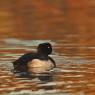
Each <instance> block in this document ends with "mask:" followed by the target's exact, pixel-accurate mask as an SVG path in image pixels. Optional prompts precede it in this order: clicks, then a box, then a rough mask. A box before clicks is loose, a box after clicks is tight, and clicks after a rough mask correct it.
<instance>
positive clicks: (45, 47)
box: [38, 42, 52, 55]
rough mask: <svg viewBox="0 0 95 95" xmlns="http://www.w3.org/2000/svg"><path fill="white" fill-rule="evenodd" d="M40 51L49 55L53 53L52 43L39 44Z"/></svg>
mask: <svg viewBox="0 0 95 95" xmlns="http://www.w3.org/2000/svg"><path fill="white" fill-rule="evenodd" d="M38 53H42V54H45V55H49V54H51V53H52V46H51V44H50V43H48V42H47V43H41V44H39V46H38Z"/></svg>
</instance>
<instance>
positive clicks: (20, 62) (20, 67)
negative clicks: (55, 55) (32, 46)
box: [13, 53, 37, 72]
mask: <svg viewBox="0 0 95 95" xmlns="http://www.w3.org/2000/svg"><path fill="white" fill-rule="evenodd" d="M36 57H37V54H36V53H26V54H24V55H22V56H21V57H20V58H18V59H17V60H16V61H14V62H13V66H14V69H15V70H17V71H25V72H26V71H27V69H28V67H27V63H28V62H29V61H31V60H33V59H35V58H36Z"/></svg>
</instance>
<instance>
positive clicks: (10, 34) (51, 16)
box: [0, 0, 95, 95]
mask: <svg viewBox="0 0 95 95" xmlns="http://www.w3.org/2000/svg"><path fill="white" fill-rule="evenodd" d="M47 41H48V42H50V43H51V44H52V46H53V54H52V55H51V57H53V58H54V60H55V61H56V63H57V68H56V70H55V71H54V72H53V73H52V72H51V74H52V76H53V80H52V81H50V82H46V83H43V82H42V81H39V80H36V79H28V78H18V77H17V76H16V75H15V74H13V73H12V72H11V69H12V68H13V66H12V63H11V62H12V61H14V60H15V59H17V58H18V57H19V56H21V55H22V54H24V53H26V52H30V51H34V50H35V48H36V47H37V45H38V44H39V43H41V42H47ZM94 53H95V1H94V0H0V95H45V94H46V95H95V54H94Z"/></svg>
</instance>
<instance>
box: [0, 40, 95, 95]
mask: <svg viewBox="0 0 95 95" xmlns="http://www.w3.org/2000/svg"><path fill="white" fill-rule="evenodd" d="M42 42H50V43H51V44H52V46H53V53H52V55H50V56H51V57H52V58H54V60H55V61H56V64H57V68H55V69H54V70H52V71H50V72H49V73H50V75H51V76H52V79H51V80H49V81H42V80H40V79H38V78H27V77H23V78H22V77H18V76H17V74H14V73H13V72H12V69H13V65H12V61H14V60H16V59H17V58H18V57H20V56H21V55H23V54H24V53H27V52H30V51H36V47H37V45H38V44H39V43H42ZM63 42H65V41H64V40H26V39H17V38H6V39H1V41H0V94H1V95H94V94H95V77H94V76H95V60H94V58H93V57H91V56H92V55H89V53H88V54H87V53H85V51H84V52H83V51H81V48H78V50H80V51H81V52H80V51H77V52H78V53H75V52H74V50H73V45H72V46H71V47H70V43H69V46H67V45H66V44H64V46H63ZM76 45H77V44H75V46H76ZM66 47H68V48H66ZM82 48H85V49H86V48H87V47H82ZM90 48H91V47H90ZM71 49H72V51H71V52H66V51H67V50H69V51H70V50H71ZM73 52H74V53H73ZM41 76H44V75H41Z"/></svg>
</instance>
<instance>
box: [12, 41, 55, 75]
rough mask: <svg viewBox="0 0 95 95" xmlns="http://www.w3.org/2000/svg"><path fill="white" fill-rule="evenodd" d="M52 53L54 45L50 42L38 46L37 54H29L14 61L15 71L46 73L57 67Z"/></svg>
mask: <svg viewBox="0 0 95 95" xmlns="http://www.w3.org/2000/svg"><path fill="white" fill-rule="evenodd" d="M51 53H52V45H51V44H50V43H48V42H45V43H41V44H39V45H38V46H37V51H36V52H29V53H26V54H24V55H22V56H21V57H19V58H18V59H17V60H15V61H13V62H12V63H13V67H14V70H15V71H17V72H29V73H33V74H38V73H44V72H48V71H50V70H52V69H53V68H55V67H56V63H55V61H54V59H52V58H51V57H50V56H49V55H50V54H51Z"/></svg>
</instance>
